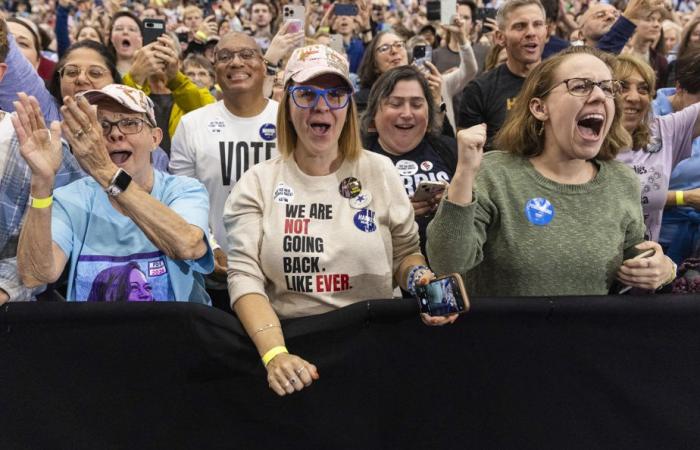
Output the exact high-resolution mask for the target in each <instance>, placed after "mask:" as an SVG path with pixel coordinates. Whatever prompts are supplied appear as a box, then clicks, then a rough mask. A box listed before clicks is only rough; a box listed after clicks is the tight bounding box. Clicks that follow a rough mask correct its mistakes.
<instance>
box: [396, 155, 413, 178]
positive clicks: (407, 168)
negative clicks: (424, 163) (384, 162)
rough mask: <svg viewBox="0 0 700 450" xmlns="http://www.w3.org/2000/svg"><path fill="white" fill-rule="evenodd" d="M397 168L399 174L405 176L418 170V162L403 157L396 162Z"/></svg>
mask: <svg viewBox="0 0 700 450" xmlns="http://www.w3.org/2000/svg"><path fill="white" fill-rule="evenodd" d="M396 170H398V171H399V175H401V176H404V177H407V176H411V175H415V174H416V172H418V164H416V162H415V161H410V160H408V159H402V160H400V161H399V162H397V163H396Z"/></svg>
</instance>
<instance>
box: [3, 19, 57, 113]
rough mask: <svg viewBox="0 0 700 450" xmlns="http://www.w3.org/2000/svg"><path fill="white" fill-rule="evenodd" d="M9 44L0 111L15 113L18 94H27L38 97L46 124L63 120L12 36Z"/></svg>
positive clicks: (52, 99)
mask: <svg viewBox="0 0 700 450" xmlns="http://www.w3.org/2000/svg"><path fill="white" fill-rule="evenodd" d="M0 20H3V19H1V18H0ZM8 44H9V48H10V51H9V52H8V54H7V58H6V59H5V64H7V72H6V73H5V76H4V78H3V79H2V81H0V109H2V110H3V111H8V112H12V111H14V110H15V107H14V104H13V102H14V101H15V100H17V93H18V92H26V93H27V95H31V96H34V97H36V99H37V101H38V103H39V106H40V107H41V111H42V112H43V115H44V120H45V121H46V122H51V121H54V120H61V113H60V112H59V110H58V106H57V105H56V101H55V100H54V98H53V96H52V95H51V94H50V93H49V91H48V90H47V89H46V86H45V85H44V80H42V79H41V77H40V76H39V74H38V73H37V72H36V70H34V67H32V65H31V64H29V61H27V59H26V58H25V57H24V55H23V54H22V52H21V51H20V49H19V47H18V46H17V42H16V41H15V38H14V36H13V35H12V34H10V35H9V36H8Z"/></svg>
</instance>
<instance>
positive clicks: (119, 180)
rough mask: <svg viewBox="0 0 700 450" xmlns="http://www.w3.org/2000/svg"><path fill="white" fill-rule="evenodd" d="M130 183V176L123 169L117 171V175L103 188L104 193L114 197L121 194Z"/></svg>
mask: <svg viewBox="0 0 700 450" xmlns="http://www.w3.org/2000/svg"><path fill="white" fill-rule="evenodd" d="M130 183H131V175H129V174H128V173H126V172H125V171H124V169H121V168H120V169H119V170H117V173H115V174H114V176H113V177H112V181H111V182H110V183H109V186H107V187H106V188H105V192H106V193H107V194H108V195H111V196H112V197H116V196H118V195H119V194H121V193H122V192H124V191H126V188H128V187H129V184H130Z"/></svg>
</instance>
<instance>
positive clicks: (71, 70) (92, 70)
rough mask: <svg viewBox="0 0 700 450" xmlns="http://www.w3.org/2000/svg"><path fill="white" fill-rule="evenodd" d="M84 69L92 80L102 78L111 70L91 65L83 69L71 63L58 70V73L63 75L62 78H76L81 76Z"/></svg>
mask: <svg viewBox="0 0 700 450" xmlns="http://www.w3.org/2000/svg"><path fill="white" fill-rule="evenodd" d="M83 71H85V74H86V75H87V77H88V78H89V79H91V80H92V81H98V80H101V79H102V77H104V76H105V75H106V74H107V73H108V72H109V70H107V69H105V68H104V67H100V66H90V67H88V68H87V69H83V68H81V67H78V66H74V65H72V64H70V65H67V66H63V67H61V69H60V70H59V71H58V74H59V75H60V76H61V78H65V79H67V80H75V79H76V78H78V77H79V76H80V74H81V73H82V72H83Z"/></svg>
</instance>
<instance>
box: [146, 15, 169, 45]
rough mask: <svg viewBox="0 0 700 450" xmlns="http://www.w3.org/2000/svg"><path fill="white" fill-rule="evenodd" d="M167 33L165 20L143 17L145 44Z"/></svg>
mask: <svg viewBox="0 0 700 450" xmlns="http://www.w3.org/2000/svg"><path fill="white" fill-rule="evenodd" d="M164 33H165V21H164V20H161V19H143V31H142V33H141V34H142V35H143V45H144V46H145V45H148V44H150V43H151V42H155V41H157V40H158V37H159V36H162V35H163V34H164Z"/></svg>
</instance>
